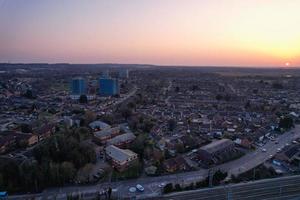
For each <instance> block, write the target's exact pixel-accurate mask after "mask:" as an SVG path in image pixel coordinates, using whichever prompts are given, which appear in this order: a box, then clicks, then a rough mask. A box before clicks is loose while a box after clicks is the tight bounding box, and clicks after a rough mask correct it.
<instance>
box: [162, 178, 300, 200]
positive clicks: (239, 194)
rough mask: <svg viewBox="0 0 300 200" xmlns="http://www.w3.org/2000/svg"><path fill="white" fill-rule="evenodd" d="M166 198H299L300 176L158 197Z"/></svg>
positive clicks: (244, 199)
mask: <svg viewBox="0 0 300 200" xmlns="http://www.w3.org/2000/svg"><path fill="white" fill-rule="evenodd" d="M159 199H166V200H167V199H168V200H171V199H172V200H177V199H178V200H179V199H189V200H225V199H228V200H229V199H230V200H258V199H259V200H263V199H264V200H273V199H274V200H275V199H277V200H284V199H300V176H299V175H298V176H289V177H281V178H274V179H265V180H259V181H254V182H248V183H239V184H234V185H225V186H218V187H215V188H207V189H202V190H193V191H186V192H179V193H173V194H169V195H164V196H163V197H159Z"/></svg>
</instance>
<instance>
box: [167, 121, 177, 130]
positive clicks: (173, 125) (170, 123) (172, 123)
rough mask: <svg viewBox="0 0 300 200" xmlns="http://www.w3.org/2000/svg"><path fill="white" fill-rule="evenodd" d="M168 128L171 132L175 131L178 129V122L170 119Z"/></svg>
mask: <svg viewBox="0 0 300 200" xmlns="http://www.w3.org/2000/svg"><path fill="white" fill-rule="evenodd" d="M168 128H169V131H174V130H175V128H176V121H175V120H174V119H170V120H169V121H168Z"/></svg>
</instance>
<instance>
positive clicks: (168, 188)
mask: <svg viewBox="0 0 300 200" xmlns="http://www.w3.org/2000/svg"><path fill="white" fill-rule="evenodd" d="M172 191H173V184H172V183H168V184H166V186H165V187H164V193H165V194H166V193H170V192H172Z"/></svg>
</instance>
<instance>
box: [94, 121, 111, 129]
mask: <svg viewBox="0 0 300 200" xmlns="http://www.w3.org/2000/svg"><path fill="white" fill-rule="evenodd" d="M89 127H91V128H97V127H99V128H100V129H106V128H110V127H111V126H110V125H109V124H107V123H104V122H102V121H93V122H91V123H90V124H89Z"/></svg>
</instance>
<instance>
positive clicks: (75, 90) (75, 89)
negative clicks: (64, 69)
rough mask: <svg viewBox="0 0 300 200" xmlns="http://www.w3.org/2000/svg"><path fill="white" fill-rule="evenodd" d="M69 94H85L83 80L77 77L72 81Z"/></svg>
mask: <svg viewBox="0 0 300 200" xmlns="http://www.w3.org/2000/svg"><path fill="white" fill-rule="evenodd" d="M71 93H72V95H82V94H86V82H85V79H84V78H81V77H77V78H73V79H72V84H71Z"/></svg>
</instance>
